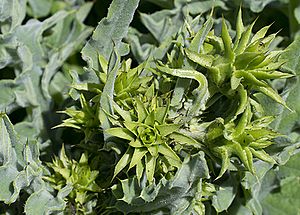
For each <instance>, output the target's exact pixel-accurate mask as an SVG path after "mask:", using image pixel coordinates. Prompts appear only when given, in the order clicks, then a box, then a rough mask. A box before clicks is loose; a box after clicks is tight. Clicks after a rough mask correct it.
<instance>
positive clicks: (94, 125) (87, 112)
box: [54, 94, 100, 139]
mask: <svg viewBox="0 0 300 215" xmlns="http://www.w3.org/2000/svg"><path fill="white" fill-rule="evenodd" d="M92 102H93V101H91V102H88V101H87V100H86V98H85V97H84V95H83V94H81V95H80V106H81V108H80V109H78V110H77V109H75V108H74V107H71V108H67V109H66V110H65V111H59V113H64V114H66V115H68V116H69V118H67V119H65V120H63V122H62V123H61V124H60V125H58V126H55V127H54V128H58V127H71V128H75V129H79V130H82V131H83V132H84V134H85V137H86V139H88V138H89V137H90V136H91V135H92V134H93V133H94V132H95V130H96V131H97V130H99V128H100V121H99V119H98V117H96V116H97V115H98V111H99V105H97V104H98V103H95V104H92Z"/></svg>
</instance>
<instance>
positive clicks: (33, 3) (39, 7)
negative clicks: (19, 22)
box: [28, 0, 53, 18]
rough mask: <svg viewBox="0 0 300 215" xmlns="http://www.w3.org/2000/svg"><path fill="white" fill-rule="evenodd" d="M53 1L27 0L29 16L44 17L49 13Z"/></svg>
mask: <svg viewBox="0 0 300 215" xmlns="http://www.w3.org/2000/svg"><path fill="white" fill-rule="evenodd" d="M52 2H53V0H28V4H29V9H30V10H29V14H31V15H32V16H33V17H35V18H40V17H45V16H47V15H48V14H49V13H50V10H51V7H52Z"/></svg>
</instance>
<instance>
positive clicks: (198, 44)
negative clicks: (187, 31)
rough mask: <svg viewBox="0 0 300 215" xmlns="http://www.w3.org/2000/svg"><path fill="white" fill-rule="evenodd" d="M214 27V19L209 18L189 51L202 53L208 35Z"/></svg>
mask: <svg viewBox="0 0 300 215" xmlns="http://www.w3.org/2000/svg"><path fill="white" fill-rule="evenodd" d="M212 26H213V19H212V17H209V18H208V20H207V21H206V22H205V23H204V25H203V26H202V27H201V29H200V30H199V31H198V32H197V34H196V35H195V37H194V38H193V40H192V41H191V44H190V46H189V50H191V51H193V52H196V53H200V49H201V47H202V45H203V43H204V40H205V38H206V36H207V34H208V33H209V32H210V30H211V28H212Z"/></svg>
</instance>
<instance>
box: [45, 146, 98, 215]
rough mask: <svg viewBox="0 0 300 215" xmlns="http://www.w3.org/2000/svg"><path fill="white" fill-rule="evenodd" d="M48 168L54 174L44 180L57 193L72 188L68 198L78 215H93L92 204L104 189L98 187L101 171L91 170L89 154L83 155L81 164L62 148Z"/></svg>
mask: <svg viewBox="0 0 300 215" xmlns="http://www.w3.org/2000/svg"><path fill="white" fill-rule="evenodd" d="M48 167H49V168H50V169H52V171H53V172H54V173H53V174H52V175H50V176H45V177H44V179H45V180H46V181H48V182H49V183H50V185H51V186H52V187H53V188H54V189H55V190H57V191H60V190H62V189H63V188H64V187H65V186H67V185H68V186H71V187H72V191H71V192H70V193H69V195H68V196H67V198H68V199H69V201H70V202H71V204H72V206H70V207H75V210H76V213H77V214H91V213H92V211H91V207H92V205H91V204H95V203H96V201H97V200H96V198H97V193H99V192H101V191H102V189H101V188H100V187H99V186H98V185H97V183H96V178H97V177H98V174H99V171H96V170H91V168H90V165H89V163H88V158H87V154H86V153H83V154H82V155H81V158H80V160H79V162H77V161H76V160H71V159H69V158H68V157H67V155H66V153H65V148H64V147H62V149H61V152H60V155H59V157H55V158H54V159H53V162H52V163H48Z"/></svg>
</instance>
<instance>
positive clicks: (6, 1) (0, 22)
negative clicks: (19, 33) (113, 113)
mask: <svg viewBox="0 0 300 215" xmlns="http://www.w3.org/2000/svg"><path fill="white" fill-rule="evenodd" d="M25 15H26V0H3V1H1V2H0V27H1V32H2V33H4V34H6V33H8V32H11V31H12V30H14V29H15V28H16V27H17V26H19V25H21V23H22V21H23V19H24V18H25Z"/></svg>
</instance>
